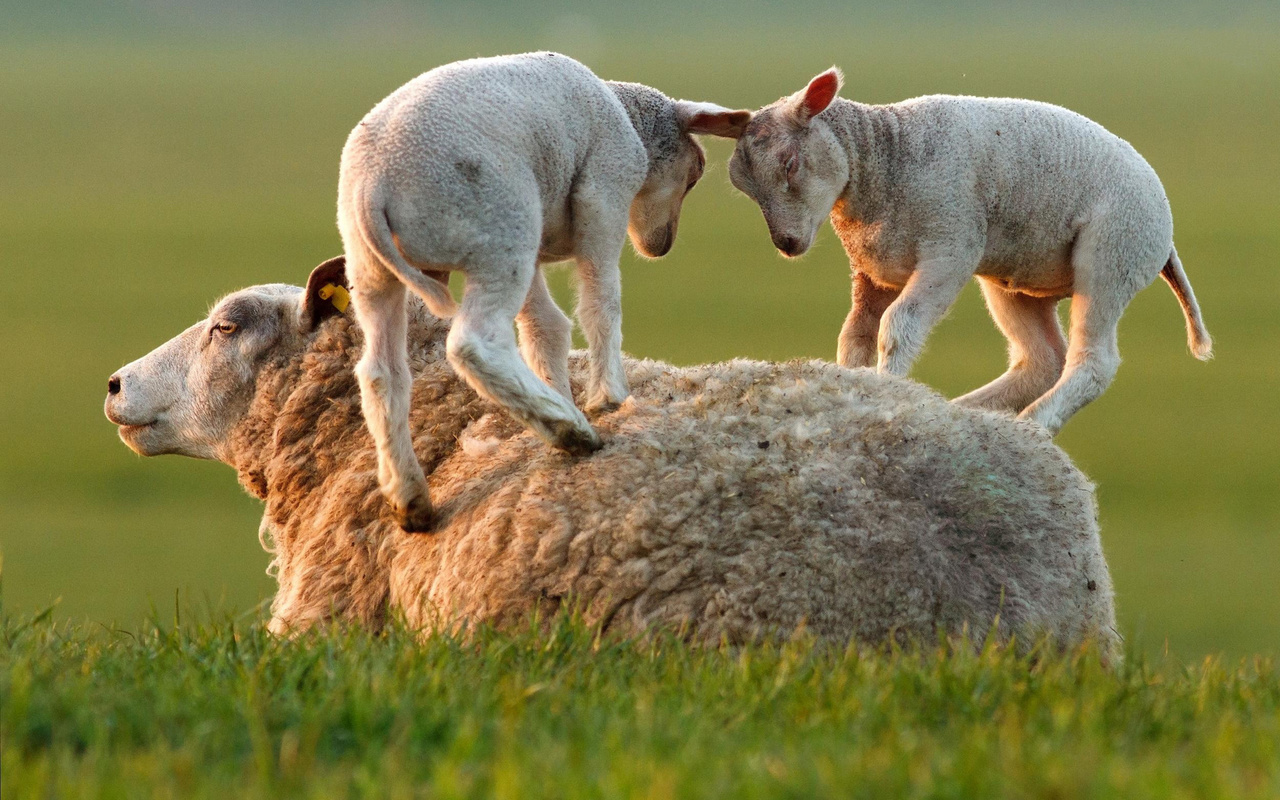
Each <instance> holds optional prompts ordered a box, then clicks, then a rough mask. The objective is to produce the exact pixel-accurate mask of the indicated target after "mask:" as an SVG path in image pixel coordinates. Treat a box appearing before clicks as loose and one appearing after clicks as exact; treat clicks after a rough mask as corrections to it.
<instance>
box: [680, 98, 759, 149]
mask: <svg viewBox="0 0 1280 800" xmlns="http://www.w3.org/2000/svg"><path fill="white" fill-rule="evenodd" d="M676 119H677V120H679V122H680V127H681V129H682V130H684V131H687V132H688V133H703V134H710V135H711V136H723V137H725V138H726V139H738V138H741V137H742V132H743V131H745V130H746V129H747V123H749V122H750V121H751V112H750V111H731V110H729V109H727V108H725V107H724V106H718V105H716V104H715V103H694V102H691V101H689V100H677V101H676Z"/></svg>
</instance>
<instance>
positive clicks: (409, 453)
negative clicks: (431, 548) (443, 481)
mask: <svg viewBox="0 0 1280 800" xmlns="http://www.w3.org/2000/svg"><path fill="white" fill-rule="evenodd" d="M370 283H375V282H374V281H371V280H368V281H356V282H354V286H353V294H354V299H355V303H354V306H355V310H356V318H357V319H358V321H359V322H360V328H361V329H362V330H363V331H364V341H365V345H364V353H363V355H361V356H360V362H359V363H358V364H356V370H355V372H356V378H357V380H358V381H359V383H360V407H361V410H362V411H363V412H364V419H365V423H366V424H367V426H368V428H369V433H370V434H371V435H372V436H373V443H374V447H375V448H376V450H377V453H378V485H379V487H380V488H381V489H382V493H383V496H385V497H386V498H387V502H388V503H389V504H390V506H391V511H392V514H393V515H394V516H395V519H396V522H398V523H400V527H402V528H404V529H405V530H406V531H409V532H423V531H429V530H431V523H432V509H431V500H430V498H429V496H428V495H427V479H426V476H425V475H424V474H423V472H422V465H421V464H419V463H418V457H417V455H415V454H414V452H413V434H412V432H411V431H410V430H409V399H410V393H411V390H412V379H411V377H410V375H409V350H408V320H407V316H406V309H405V287H404V285H403V284H401V283H400V282H399V281H394V280H382V281H378V282H376V285H373V286H370V285H369V284H370Z"/></svg>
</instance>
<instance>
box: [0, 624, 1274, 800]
mask: <svg viewBox="0 0 1280 800" xmlns="http://www.w3.org/2000/svg"><path fill="white" fill-rule="evenodd" d="M256 623H257V620H253V619H247V620H246V619H240V620H232V619H224V620H223V621H220V622H217V623H215V624H200V625H191V624H189V623H188V624H184V625H182V626H179V627H176V628H175V627H173V626H171V625H167V624H166V625H164V626H160V625H156V624H154V623H152V624H149V625H144V626H143V627H142V629H140V630H138V631H137V632H134V633H126V632H123V631H113V630H107V629H98V628H93V627H87V626H77V625H72V624H65V623H64V624H54V623H52V622H51V621H49V620H47V619H45V620H42V621H33V620H32V618H31V617H22V618H12V617H5V618H4V619H3V621H2V622H0V637H2V639H3V641H2V642H0V708H2V709H3V711H2V712H0V714H2V716H0V725H2V728H0V735H2V736H0V738H3V753H2V755H0V766H2V767H3V778H2V782H0V789H2V791H3V795H4V797H5V798H6V800H23V799H25V798H44V797H54V796H56V797H67V798H71V797H93V796H104V797H157V798H160V797H183V798H188V797H190V798H197V797H210V798H223V797H237V798H255V797H274V796H297V797H317V798H319V797H324V798H334V797H346V796H351V797H378V798H384V797H433V798H434V797H440V798H448V797H497V798H535V797H547V798H577V797H636V798H644V797H651V798H674V797H689V798H694V797H697V798H719V797H724V798H751V797H796V798H801V797H803V798H810V797H855V798H881V797H901V798H926V797H928V798H934V797H937V798H973V797H983V798H996V797H1018V798H1021V797H1047V798H1064V799H1065V798H1076V797H1090V798H1109V797H1115V798H1124V799H1125V800H1141V799H1142V798H1187V797H1206V798H1214V797H1224V798H1225V797H1231V798H1251V797H1256V798H1264V797H1265V798H1270V797H1275V796H1277V795H1278V794H1280V674H1277V672H1276V669H1275V665H1274V663H1273V662H1271V661H1269V660H1265V659H1255V660H1252V661H1242V662H1238V663H1236V662H1229V661H1224V660H1221V659H1218V658H1208V659H1205V660H1204V661H1202V662H1200V663H1198V664H1196V665H1193V666H1182V665H1179V664H1177V663H1175V662H1173V661H1171V660H1166V661H1152V660H1147V659H1146V658H1144V657H1143V656H1141V655H1135V656H1133V657H1131V658H1130V659H1129V660H1128V661H1127V662H1126V663H1125V665H1124V666H1122V667H1121V668H1120V669H1119V670H1118V671H1116V672H1114V673H1108V672H1106V671H1105V670H1103V669H1102V668H1101V667H1100V666H1099V664H1098V663H1097V660H1096V657H1095V656H1094V654H1093V653H1091V652H1089V651H1087V650H1086V651H1082V652H1077V653H1071V654H1067V655H1064V656H1058V655H1042V654H1041V655H1037V654H1035V653H1034V652H1033V655H1032V656H1031V657H1017V656H1015V655H1013V654H1012V653H1011V652H1010V651H1008V650H1006V649H1001V648H997V647H994V646H987V647H985V648H982V649H981V650H980V652H975V651H974V650H973V649H971V648H964V647H962V648H959V649H955V650H951V649H949V648H947V647H945V646H942V645H935V646H926V647H922V648H908V649H905V650H894V651H882V652H858V651H857V650H854V649H849V650H844V649H840V648H831V647H821V646H815V645H814V643H812V642H810V641H807V640H804V639H797V640H795V641H792V642H788V643H784V644H781V645H758V646H752V647H747V648H743V649H740V650H735V649H730V648H724V649H707V648H691V647H688V646H686V645H684V644H682V643H680V642H679V641H677V640H675V639H674V638H672V637H667V636H657V637H655V638H653V639H652V640H650V641H646V642H630V643H628V642H619V641H610V640H606V641H603V642H602V641H598V640H596V638H595V637H594V636H593V635H592V631H590V630H589V629H587V628H585V627H583V626H582V625H581V624H579V623H577V622H575V621H572V620H566V619H564V618H563V617H561V618H559V619H558V620H556V621H553V623H552V624H551V626H550V630H549V631H548V632H545V633H539V632H534V630H533V628H532V626H531V627H530V630H529V631H527V632H524V633H517V634H514V635H500V634H496V633H493V632H491V631H480V632H477V633H476V634H475V635H474V637H473V638H471V639H469V640H465V641H464V640H460V639H457V638H451V637H435V638H432V639H430V640H429V641H426V642H417V641H414V640H412V639H411V638H410V635H409V634H408V633H406V632H405V631H404V630H402V629H398V628H396V629H393V630H391V631H389V632H387V633H386V634H385V635H382V636H373V635H369V634H367V633H362V632H359V631H353V630H337V629H334V630H326V631H319V632H313V633H312V634H310V635H307V636H304V637H302V638H301V639H298V640H296V641H280V640H277V639H273V638H271V637H270V636H268V635H266V634H265V633H264V632H263V629H262V626H261V625H260V624H256Z"/></svg>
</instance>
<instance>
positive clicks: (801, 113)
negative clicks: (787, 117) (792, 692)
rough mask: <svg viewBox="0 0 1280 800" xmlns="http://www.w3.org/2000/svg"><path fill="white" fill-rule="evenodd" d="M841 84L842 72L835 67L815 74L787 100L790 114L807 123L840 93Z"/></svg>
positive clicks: (842, 79) (842, 81)
mask: <svg viewBox="0 0 1280 800" xmlns="http://www.w3.org/2000/svg"><path fill="white" fill-rule="evenodd" d="M842 85H844V74H843V73H842V72H840V70H839V69H838V68H836V67H832V68H831V69H829V70H827V71H826V72H824V73H822V74H821V75H817V76H815V77H814V79H813V80H811V81H809V85H808V86H806V87H804V89H802V90H801V91H799V92H796V93H795V94H793V95H791V97H790V99H789V100H788V101H787V106H788V108H789V110H790V112H791V115H792V116H793V117H795V119H796V120H797V121H798V122H802V123H805V124H808V122H809V120H811V119H813V118H814V117H816V116H818V115H819V114H821V113H822V112H823V111H826V110H827V106H829V105H831V101H832V100H835V99H836V95H837V94H839V93H840V87H841V86H842Z"/></svg>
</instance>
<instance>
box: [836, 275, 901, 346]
mask: <svg viewBox="0 0 1280 800" xmlns="http://www.w3.org/2000/svg"><path fill="white" fill-rule="evenodd" d="M900 291H901V290H900V289H886V288H882V287H880V286H877V285H876V284H875V283H873V282H872V280H871V279H870V278H868V277H867V276H866V274H865V273H862V272H856V271H855V272H854V273H853V307H852V308H850V309H849V316H847V317H845V320H844V327H842V328H841V329H840V340H839V342H838V343H837V345H836V363H837V364H839V365H840V366H842V367H872V366H875V363H876V345H877V343H878V342H879V337H880V319H881V317H883V316H884V312H885V309H887V308H888V307H889V304H890V303H892V302H893V301H894V300H895V299H897V297H898V293H899V292H900Z"/></svg>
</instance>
